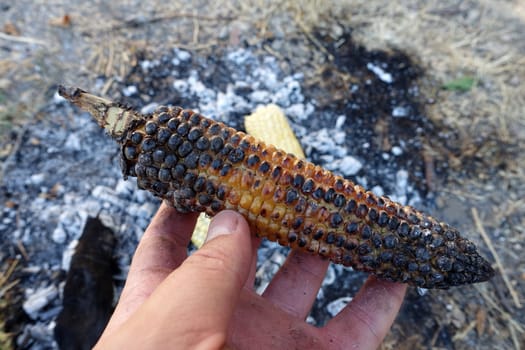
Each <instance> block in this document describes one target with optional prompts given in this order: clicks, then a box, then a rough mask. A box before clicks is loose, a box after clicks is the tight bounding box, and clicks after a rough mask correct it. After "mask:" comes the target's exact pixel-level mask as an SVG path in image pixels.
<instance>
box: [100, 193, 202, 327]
mask: <svg viewBox="0 0 525 350" xmlns="http://www.w3.org/2000/svg"><path fill="white" fill-rule="evenodd" d="M197 215H198V214H196V213H190V214H182V213H179V212H178V211H177V210H176V209H175V208H172V207H170V206H168V205H166V204H165V203H162V204H161V205H160V207H159V209H158V211H157V213H156V214H155V216H154V217H153V219H152V220H151V223H150V225H149V226H148V228H147V229H146V231H145V232H144V235H143V236H142V238H141V240H140V242H139V245H138V247H137V250H136V251H135V255H134V256H133V260H132V262H131V266H130V269H129V273H128V277H127V279H126V284H125V286H124V289H123V290H122V294H121V296H120V300H119V303H118V305H117V308H116V309H115V312H114V313H113V316H112V317H111V320H110V322H109V324H108V327H107V329H106V331H107V330H109V329H113V328H115V327H118V326H119V325H120V324H122V323H123V322H125V321H126V320H127V319H128V318H129V317H130V316H131V315H132V314H133V313H134V312H135V310H136V309H137V308H138V307H139V306H140V305H141V304H142V303H143V302H144V300H146V299H147V298H148V297H149V296H150V295H151V293H153V291H154V290H155V289H156V288H157V286H158V285H159V284H160V283H161V282H162V281H163V280H164V279H165V278H166V277H167V276H168V275H169V274H170V273H171V272H172V271H173V270H175V269H176V268H177V267H179V266H180V264H181V263H182V262H183V261H184V260H185V259H186V257H187V246H188V244H189V241H190V238H191V234H192V232H193V229H194V227H195V222H196V220H197Z"/></svg>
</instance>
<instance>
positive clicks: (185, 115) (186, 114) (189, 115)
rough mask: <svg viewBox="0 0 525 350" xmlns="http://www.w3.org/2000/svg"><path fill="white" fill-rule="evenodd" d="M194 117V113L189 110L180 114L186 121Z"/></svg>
mask: <svg viewBox="0 0 525 350" xmlns="http://www.w3.org/2000/svg"><path fill="white" fill-rule="evenodd" d="M192 115H193V111H191V110H189V109H185V110H183V111H182V112H181V113H180V116H181V118H182V119H184V120H189V119H190V117H191V116H192Z"/></svg>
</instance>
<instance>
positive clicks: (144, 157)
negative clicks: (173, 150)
mask: <svg viewBox="0 0 525 350" xmlns="http://www.w3.org/2000/svg"><path fill="white" fill-rule="evenodd" d="M138 162H139V163H140V164H142V165H151V164H153V160H152V159H151V153H141V154H139V160H138Z"/></svg>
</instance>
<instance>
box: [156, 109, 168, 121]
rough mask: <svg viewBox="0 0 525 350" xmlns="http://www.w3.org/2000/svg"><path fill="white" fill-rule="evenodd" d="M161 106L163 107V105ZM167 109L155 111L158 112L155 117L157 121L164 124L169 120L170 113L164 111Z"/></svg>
mask: <svg viewBox="0 0 525 350" xmlns="http://www.w3.org/2000/svg"><path fill="white" fill-rule="evenodd" d="M163 107H165V106H163ZM167 111H168V109H167V108H166V110H165V111H159V110H157V111H156V112H157V113H160V114H159V115H158V117H157V119H158V121H159V123H161V124H165V123H166V122H167V121H168V120H170V118H171V117H170V115H169V114H168V113H166V112H167Z"/></svg>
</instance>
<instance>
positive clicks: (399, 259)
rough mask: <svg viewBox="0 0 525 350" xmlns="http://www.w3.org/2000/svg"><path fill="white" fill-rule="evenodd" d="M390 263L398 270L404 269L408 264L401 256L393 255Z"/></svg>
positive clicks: (404, 257)
mask: <svg viewBox="0 0 525 350" xmlns="http://www.w3.org/2000/svg"><path fill="white" fill-rule="evenodd" d="M392 262H393V263H394V265H395V266H397V267H399V268H404V267H405V266H406V264H407V262H408V259H407V257H406V256H404V255H403V254H395V255H394V258H393V259H392Z"/></svg>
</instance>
